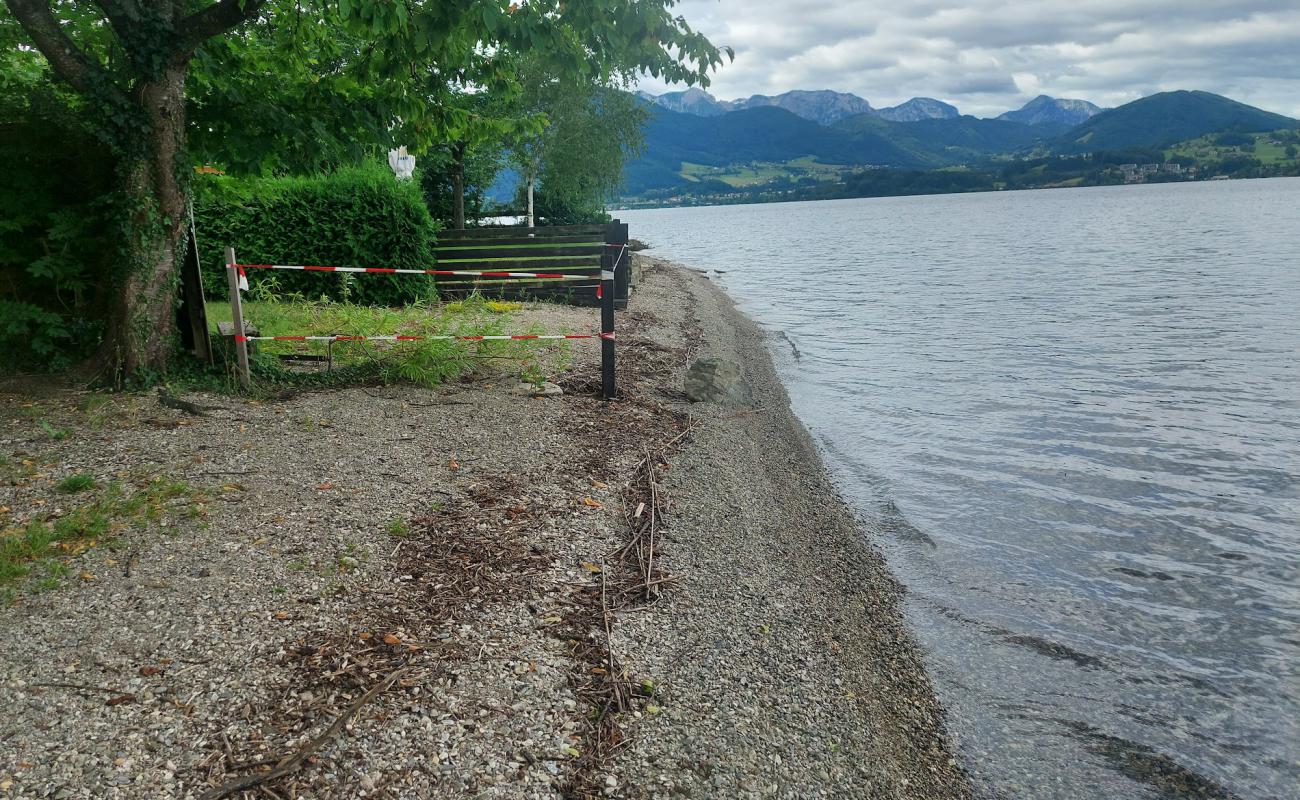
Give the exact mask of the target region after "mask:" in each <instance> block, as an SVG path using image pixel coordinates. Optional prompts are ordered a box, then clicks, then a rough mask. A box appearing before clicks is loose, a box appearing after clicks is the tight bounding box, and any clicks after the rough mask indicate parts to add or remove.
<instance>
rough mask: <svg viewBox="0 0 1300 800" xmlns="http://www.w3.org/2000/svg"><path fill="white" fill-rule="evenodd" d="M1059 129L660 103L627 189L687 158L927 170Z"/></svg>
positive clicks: (662, 181) (650, 184)
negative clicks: (711, 110) (823, 118)
mask: <svg viewBox="0 0 1300 800" xmlns="http://www.w3.org/2000/svg"><path fill="white" fill-rule="evenodd" d="M1053 132H1054V131H1053V130H1051V129H1045V126H1037V127H1031V126H1028V125H1021V124H1019V123H1015V122H1005V121H1000V120H985V119H975V118H974V117H959V118H956V119H927V120H921V121H917V122H890V121H887V120H884V119H880V118H879V117H876V116H872V115H870V114H862V115H858V116H854V117H849V118H847V119H844V120H841V121H840V122H838V123H836V124H835V125H833V126H831V127H824V126H822V125H818V124H817V123H815V122H812V121H810V120H806V119H803V118H802V117H798V116H796V115H794V114H792V113H790V112H789V111H786V110H784V109H780V108H751V109H745V110H742V111H732V112H730V113H726V114H722V115H720V116H713V117H703V116H697V115H694V114H683V113H679V112H675V111H669V110H668V109H664V108H657V109H654V112H653V116H652V118H651V120H650V122H649V123H648V124H647V126H646V129H645V144H646V146H645V150H644V151H643V153H642V155H641V157H640V158H639V159H636V160H634V161H632V162H630V163H629V164H628V165H627V169H626V181H627V182H626V192H627V194H630V195H636V194H640V193H642V192H644V191H646V190H648V189H659V188H667V187H670V186H674V185H679V184H684V183H686V179H684V178H682V176H681V175H680V174H679V173H680V172H681V170H682V164H683V163H684V162H689V163H693V164H705V165H710V166H726V165H729V164H744V163H749V162H758V161H761V162H785V161H790V160H793V159H797V158H800V157H801V156H812V157H814V158H816V159H817V160H818V161H821V162H823V163H826V164H859V165H876V166H892V167H905V168H914V169H926V168H935V167H943V166H949V165H952V164H958V163H963V162H965V161H968V160H970V159H972V158H978V157H983V156H988V155H991V154H994V153H1004V152H1007V151H1009V150H1014V149H1017V148H1019V147H1023V146H1026V145H1029V144H1031V143H1033V142H1035V141H1037V140H1038V139H1040V138H1041V137H1043V136H1044V135H1050V134H1051V133H1053Z"/></svg>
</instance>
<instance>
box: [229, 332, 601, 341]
mask: <svg viewBox="0 0 1300 800" xmlns="http://www.w3.org/2000/svg"><path fill="white" fill-rule="evenodd" d="M524 339H548V340H549V339H607V340H609V341H614V332H613V331H610V332H608V333H555V334H544V333H539V334H515V335H513V336H397V335H392V334H390V335H388V336H238V335H236V336H235V337H234V340H235V341H236V342H422V341H432V340H441V341H458V342H507V341H519V340H524Z"/></svg>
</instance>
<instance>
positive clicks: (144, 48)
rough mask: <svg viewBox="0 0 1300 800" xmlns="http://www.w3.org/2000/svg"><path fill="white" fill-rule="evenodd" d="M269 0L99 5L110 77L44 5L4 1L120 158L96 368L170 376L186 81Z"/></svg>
mask: <svg viewBox="0 0 1300 800" xmlns="http://www.w3.org/2000/svg"><path fill="white" fill-rule="evenodd" d="M263 2H264V0H219V2H216V3H213V4H211V5H208V6H206V7H204V8H202V9H201V10H199V11H195V12H193V13H190V14H185V13H183V12H182V11H181V9H182V8H184V7H185V6H186V4H183V3H174V2H160V1H157V0H155V2H139V1H136V0H96V3H95V5H97V6H98V7H99V10H100V11H101V12H102V14H103V16H104V18H106V19H107V22H108V29H109V30H110V31H111V34H112V38H113V47H114V49H115V50H116V51H117V52H119V53H120V59H119V63H118V64H117V65H115V66H114V69H113V71H110V68H109V67H107V66H105V65H104V64H103V63H101V62H100V61H99V60H98V59H97V58H96V57H95V56H94V55H93V53H92V52H91V51H88V50H86V49H83V47H82V46H79V45H78V44H77V43H76V42H74V41H73V40H72V38H70V36H69V33H68V31H69V30H70V29H71V27H72V26H65V25H64V24H62V23H61V21H60V20H59V19H58V18H56V17H55V15H54V10H53V9H52V8H51V5H50V3H49V2H47V0H5V3H6V5H8V7H9V10H10V11H11V12H12V13H13V15H14V18H15V19H16V20H17V21H18V23H19V24H20V25H21V26H22V27H23V30H24V31H26V33H27V35H28V36H29V37H31V40H32V44H34V45H35V46H36V48H37V49H38V50H40V52H41V54H42V55H44V56H45V58H46V60H47V61H48V62H49V64H50V67H51V69H52V70H53V71H54V74H55V75H57V76H58V77H59V78H60V79H62V80H63V81H64V82H66V83H67V84H68V85H70V86H71V87H72V88H73V89H75V90H76V91H77V92H78V93H79V94H80V95H81V96H82V97H83V98H84V99H85V100H86V102H87V106H88V108H89V109H90V111H91V113H92V114H93V115H94V120H93V121H94V123H95V124H96V128H97V131H98V133H99V135H100V137H101V138H103V139H104V140H105V141H106V142H107V143H108V144H109V146H110V147H112V148H113V150H114V152H115V153H116V154H117V156H118V161H119V166H118V190H119V194H120V195H121V198H122V201H123V212H122V213H123V219H122V234H123V236H122V253H121V263H120V266H119V269H118V272H117V274H116V275H115V276H114V281H113V297H112V298H110V303H109V308H110V313H109V318H108V326H107V332H106V335H105V337H104V342H103V344H102V345H101V347H100V350H99V365H100V368H101V370H102V371H103V373H104V374H105V376H106V377H111V378H112V380H113V381H114V382H118V383H120V382H121V381H122V380H123V379H125V378H128V377H131V376H135V375H140V374H142V373H147V372H149V371H155V372H164V371H165V370H166V369H167V367H168V365H169V362H170V361H171V358H172V355H173V353H174V352H175V349H176V348H175V336H176V319H175V303H176V295H177V293H176V285H177V282H176V281H177V276H178V269H177V268H178V266H179V264H180V263H181V259H182V257H183V256H182V253H183V250H184V245H185V235H186V226H185V209H186V197H187V195H186V193H187V191H188V185H189V182H188V173H189V169H190V167H189V161H188V158H187V157H186V155H185V137H186V129H185V79H186V75H187V73H188V71H189V64H190V60H191V59H192V58H193V56H194V51H195V49H196V48H197V47H198V46H199V45H201V44H202V43H203V42H205V41H207V40H208V39H209V38H211V37H213V36H217V35H219V34H221V33H224V32H225V31H227V30H230V29H231V28H233V27H235V26H236V25H238V24H240V23H241V22H244V21H245V20H247V19H249V18H250V17H252V16H254V15H256V14H257V13H258V10H259V9H260V8H261V7H262V4H263Z"/></svg>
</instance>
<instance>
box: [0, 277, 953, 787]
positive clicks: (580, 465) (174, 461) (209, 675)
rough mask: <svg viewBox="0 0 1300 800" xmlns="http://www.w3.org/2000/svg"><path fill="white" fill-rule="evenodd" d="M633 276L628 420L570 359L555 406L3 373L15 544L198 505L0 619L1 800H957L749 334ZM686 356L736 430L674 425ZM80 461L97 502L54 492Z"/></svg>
mask: <svg viewBox="0 0 1300 800" xmlns="http://www.w3.org/2000/svg"><path fill="white" fill-rule="evenodd" d="M638 265H639V266H638V271H639V273H640V275H639V280H638V286H637V290H636V293H635V295H634V297H633V302H632V309H631V310H630V311H629V312H628V313H627V314H622V315H620V319H619V341H620V344H619V352H620V386H621V388H622V389H623V391H624V398H623V399H621V400H619V401H617V402H613V403H605V402H602V401H600V400H599V399H597V398H596V397H595V394H594V392H595V390H596V388H597V376H598V370H597V358H596V355H597V352H596V348H595V347H594V346H592V347H589V348H588V349H584V345H578V346H575V347H574V350H573V356H574V357H573V364H572V366H571V368H570V369H569V370H568V372H566V374H565V375H564V376H563V378H562V379H561V380H560V383H561V384H562V385H563V386H564V387H565V389H566V394H565V396H564V397H561V398H553V399H545V400H543V399H527V398H522V397H520V396H518V395H517V394H514V393H513V392H512V389H513V388H514V381H513V380H509V379H505V378H503V377H502V376H500V375H493V374H491V373H483V374H480V375H478V376H476V377H474V378H470V379H467V380H465V381H461V382H458V383H456V384H453V385H449V386H446V387H443V388H440V389H438V390H425V389H413V388H410V387H400V386H388V387H365V388H354V389H348V390H342V391H330V392H317V393H310V394H302V395H298V396H296V397H293V398H290V399H285V400H279V401H266V402H260V403H259V402H250V401H245V400H241V399H238V398H232V397H225V396H217V395H201V394H195V395H188V396H187V399H189V400H192V401H194V402H196V403H198V404H200V405H202V406H206V407H208V408H209V411H208V413H207V415H205V416H191V415H188V414H185V413H182V412H179V411H176V410H173V409H170V408H164V407H162V406H160V405H159V404H158V401H157V399H156V398H155V397H154V396H152V395H116V396H109V397H105V396H103V395H91V394H88V393H74V392H70V391H68V390H67V389H66V387H59V386H53V387H52V386H50V385H48V384H42V385H37V384H35V383H34V382H30V381H29V382H23V381H10V382H9V383H8V384H7V385H0V409H2V410H0V420H3V425H4V428H3V429H0V457H3V458H4V459H5V460H4V461H3V462H0V507H3V508H7V509H8V511H4V512H0V528H7V529H11V528H13V527H16V526H18V525H21V524H22V523H23V522H24V521H25V520H27V519H30V518H32V517H33V516H38V515H48V514H52V513H53V514H58V515H67V514H69V513H71V509H72V508H73V507H74V506H76V505H77V504H79V503H86V502H89V498H92V497H95V496H97V493H101V494H102V493H103V492H104V491H106V488H105V487H107V486H108V485H109V484H110V483H114V482H115V483H117V484H118V485H120V486H122V487H124V488H123V491H124V492H126V493H127V494H130V493H132V492H149V491H152V489H151V487H156V486H158V485H159V484H157V483H152V482H153V481H157V480H158V479H159V478H163V479H166V480H177V479H183V480H184V481H185V485H186V487H185V489H184V490H183V491H182V490H177V491H175V492H171V493H168V494H167V495H166V496H161V497H159V498H158V499H157V500H156V501H153V504H152V505H150V506H149V507H148V511H149V513H148V514H144V515H140V514H136V516H134V517H131V518H125V517H124V518H123V519H121V520H117V521H115V522H114V523H113V524H112V525H111V526H110V527H109V529H107V530H105V531H104V534H103V536H102V537H101V538H100V539H99V540H97V541H96V543H95V546H93V547H90V548H88V549H86V550H85V551H84V552H80V553H69V554H67V555H66V558H65V559H64V561H65V562H66V565H65V567H64V570H63V571H64V572H65V573H66V574H63V575H62V576H56V579H55V580H46V581H45V583H47V584H53V583H58V584H59V585H57V586H52V587H49V586H42V587H38V586H36V585H35V584H34V583H33V584H30V585H29V586H28V588H27V589H25V590H24V591H23V592H22V593H21V595H20V596H19V598H18V600H17V602H16V603H15V604H14V605H13V606H12V607H10V608H7V609H4V610H0V794H3V796H12V797H68V798H71V797H77V798H81V797H87V798H89V797H95V798H99V797H124V798H125V797H131V798H137V797H138V798H159V797H202V796H217V795H216V794H215V793H216V792H217V791H218V790H220V789H221V788H222V787H225V789H227V790H228V791H227V796H233V797H239V796H243V797H254V796H262V797H304V798H306V797H321V798H324V797H330V798H334V797H402V798H407V797H502V798H504V797H511V798H514V797H519V798H523V797H530V798H531V797H561V796H566V797H591V796H611V797H674V796H695V797H790V798H795V797H800V798H802V797H811V796H826V797H864V798H867V797H870V798H892V797H899V798H904V797H907V798H913V797H914V798H944V797H964V796H967V795H968V793H969V792H968V789H967V785H966V782H965V780H964V778H963V776H962V775H961V774H960V771H959V770H958V769H957V767H956V766H955V764H954V762H953V761H952V760H951V758H950V756H949V754H948V751H947V749H946V745H945V743H944V738H943V731H942V714H941V711H940V709H939V707H938V705H937V703H936V701H935V699H934V695H933V693H932V691H931V689H930V686H929V683H928V680H927V678H926V676H925V674H924V671H923V669H922V666H921V663H920V660H919V658H918V656H917V653H916V650H915V647H914V645H913V644H912V642H911V639H910V638H909V636H908V635H907V633H906V630H905V628H904V626H903V623H902V620H901V616H900V612H899V608H898V595H899V589H898V587H897V585H896V584H895V582H894V581H893V580H892V579H891V578H890V576H889V575H888V573H887V571H886V569H885V566H884V564H883V561H882V560H881V558H880V556H879V555H878V553H877V552H876V551H875V550H874V549H873V548H872V547H871V545H870V543H869V542H868V541H867V539H866V538H865V537H864V535H863V533H862V532H861V531H860V530H859V529H858V527H857V526H856V525H855V523H854V520H853V518H852V516H851V515H850V514H849V513H848V512H847V510H846V509H845V508H844V506H843V505H842V503H841V502H840V500H839V499H838V497H837V496H836V495H835V493H834V491H833V490H832V489H831V488H830V485H829V483H828V481H827V479H826V477H825V475H824V473H823V470H822V467H821V465H820V462H819V461H818V459H817V457H816V454H815V452H814V451H813V449H812V446H811V444H810V442H809V440H808V437H807V435H806V433H805V432H804V431H803V429H802V428H801V427H800V426H799V424H798V423H797V421H795V420H794V419H793V417H792V416H791V415H790V413H789V410H788V406H787V402H786V398H785V394H784V391H783V390H782V388H781V386H780V384H779V382H778V381H777V379H776V377H775V375H774V373H773V369H772V365H771V362H770V360H769V358H768V356H767V353H766V352H765V350H764V348H763V343H762V340H761V334H760V332H759V331H758V330H757V329H756V328H755V327H754V326H753V324H752V323H750V322H749V321H748V320H747V319H745V318H744V317H743V316H741V315H739V314H738V313H737V312H736V311H735V310H734V308H732V306H731V304H730V301H729V300H728V299H727V298H726V296H725V295H724V294H722V293H721V292H720V291H719V290H718V289H717V288H716V287H714V286H712V285H711V284H710V283H709V282H708V281H707V279H705V278H704V277H703V276H701V275H698V274H695V273H692V272H689V271H687V270H683V269H680V268H676V267H672V266H669V265H666V264H664V263H662V262H659V261H656V260H654V259H648V258H642V257H638ZM525 314H526V315H531V316H533V317H535V318H537V319H538V320H539V321H541V322H542V324H544V325H545V326H546V327H548V328H553V329H561V328H563V329H572V330H586V329H588V328H590V327H591V325H592V322H593V319H592V317H593V314H594V312H593V311H592V310H590V309H565V308H556V307H553V306H546V307H541V308H538V309H533V310H529V311H527V312H525ZM701 355H709V356H719V357H723V358H727V359H731V360H733V361H736V362H737V363H739V364H740V365H741V366H742V368H743V371H744V373H745V377H746V379H747V380H748V381H749V382H750V384H751V385H752V386H753V389H754V396H755V404H754V407H753V408H735V407H723V406H718V405H713V404H690V403H688V402H687V401H686V400H685V398H684V397H683V395H682V392H681V386H682V378H683V373H684V371H685V367H686V366H687V364H688V363H690V361H691V360H692V359H694V358H696V357H698V356H701ZM42 422H43V423H44V425H42V424H41V423H42ZM74 473H89V474H91V475H93V476H94V477H95V478H96V480H97V482H98V486H99V488H97V489H92V490H88V492H86V493H80V494H75V495H62V494H59V493H57V492H55V491H54V490H53V486H54V485H55V484H56V483H57V482H58V481H59V480H62V479H63V478H65V477H66V476H68V475H71V474H74ZM638 512H639V513H638ZM652 512H653V514H654V520H655V528H654V529H653V530H652V529H650V528H649V527H648V524H647V520H648V519H650V515H651V513H652ZM651 543H653V547H647V545H648V544H651ZM648 549H649V550H651V551H652V552H651V557H650V558H649V559H648V560H647V553H646V551H647V550H648ZM620 552H621V553H622V555H621V556H620V555H619V553H620ZM272 768H277V769H276V771H277V774H276V775H274V776H273V777H270V778H269V779H265V780H264V781H263V782H262V783H261V784H260V785H258V786H250V787H248V788H246V789H241V788H237V787H238V784H237V782H238V781H239V780H240V778H241V776H253V777H254V778H264V777H265V775H266V773H267V771H268V770H270V769H272ZM279 773H283V774H279Z"/></svg>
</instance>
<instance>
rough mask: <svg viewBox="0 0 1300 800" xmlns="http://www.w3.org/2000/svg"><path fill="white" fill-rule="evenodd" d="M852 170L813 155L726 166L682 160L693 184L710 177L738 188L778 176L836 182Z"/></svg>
mask: <svg viewBox="0 0 1300 800" xmlns="http://www.w3.org/2000/svg"><path fill="white" fill-rule="evenodd" d="M852 169H854V167H852V166H848V165H843V164H822V163H820V162H819V161H817V160H816V159H815V158H813V157H812V156H803V157H801V158H795V159H791V160H790V161H781V162H771V161H754V162H751V163H748V164H729V165H727V166H725V167H712V166H708V165H707V164H695V163H692V162H689V161H683V162H682V171H681V176H682V177H683V178H685V179H686V180H688V181H691V182H692V183H698V182H699V181H701V180H704V179H711V180H718V181H722V182H723V183H725V184H727V185H729V186H734V187H736V188H743V187H747V186H756V185H758V184H761V183H767V182H768V181H771V180H774V179H777V178H790V179H792V180H797V179H799V178H805V177H811V178H814V179H816V180H819V181H833V180H837V179H838V178H839V177H840V176H841V175H843V174H844V173H845V172H848V171H851V170H852Z"/></svg>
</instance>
